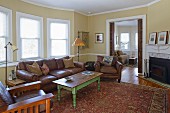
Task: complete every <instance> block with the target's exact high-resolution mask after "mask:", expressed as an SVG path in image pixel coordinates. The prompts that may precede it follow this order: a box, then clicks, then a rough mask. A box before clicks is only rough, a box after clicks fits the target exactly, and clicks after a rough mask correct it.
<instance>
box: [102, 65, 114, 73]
mask: <svg viewBox="0 0 170 113" xmlns="http://www.w3.org/2000/svg"><path fill="white" fill-rule="evenodd" d="M100 72H102V73H110V74H116V73H117V70H116V69H115V68H114V67H113V66H102V67H101V69H100Z"/></svg>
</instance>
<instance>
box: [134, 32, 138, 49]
mask: <svg viewBox="0 0 170 113" xmlns="http://www.w3.org/2000/svg"><path fill="white" fill-rule="evenodd" d="M135 49H138V33H136V34H135Z"/></svg>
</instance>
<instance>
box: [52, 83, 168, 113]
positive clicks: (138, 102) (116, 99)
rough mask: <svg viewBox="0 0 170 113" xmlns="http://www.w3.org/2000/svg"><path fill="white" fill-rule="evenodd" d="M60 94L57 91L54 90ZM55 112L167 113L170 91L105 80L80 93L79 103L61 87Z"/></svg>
mask: <svg viewBox="0 0 170 113" xmlns="http://www.w3.org/2000/svg"><path fill="white" fill-rule="evenodd" d="M54 94H55V96H57V92H54ZM53 101H54V105H53V110H52V113H167V108H168V107H167V104H168V91H167V90H165V89H159V88H153V87H149V86H142V85H134V84H129V83H115V82H105V81H104V82H101V90H100V91H97V83H92V84H90V85H89V86H87V87H85V88H83V89H81V90H79V91H78V92H77V106H76V108H75V109H74V108H73V106H72V94H71V93H70V92H69V91H66V90H64V89H63V90H61V100H60V102H59V101H58V100H57V98H56V97H55V98H54V99H53Z"/></svg>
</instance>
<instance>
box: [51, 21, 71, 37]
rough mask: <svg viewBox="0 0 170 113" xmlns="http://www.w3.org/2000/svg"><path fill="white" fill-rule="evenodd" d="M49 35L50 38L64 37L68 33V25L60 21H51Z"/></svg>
mask: <svg viewBox="0 0 170 113" xmlns="http://www.w3.org/2000/svg"><path fill="white" fill-rule="evenodd" d="M50 29H51V32H50V35H51V39H66V38H67V33H68V25H67V24H62V23H51V24H50Z"/></svg>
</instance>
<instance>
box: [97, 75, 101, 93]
mask: <svg viewBox="0 0 170 113" xmlns="http://www.w3.org/2000/svg"><path fill="white" fill-rule="evenodd" d="M97 83H98V91H100V77H99V79H98V81H97Z"/></svg>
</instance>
